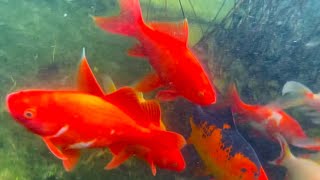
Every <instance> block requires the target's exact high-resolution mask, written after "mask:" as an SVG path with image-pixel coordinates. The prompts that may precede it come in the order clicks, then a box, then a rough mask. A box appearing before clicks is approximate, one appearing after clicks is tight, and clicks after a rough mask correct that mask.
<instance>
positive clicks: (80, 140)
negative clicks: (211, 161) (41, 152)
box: [7, 57, 185, 174]
mask: <svg viewBox="0 0 320 180" xmlns="http://www.w3.org/2000/svg"><path fill="white" fill-rule="evenodd" d="M79 72H83V73H84V74H81V73H80V75H79V79H78V82H79V90H80V91H71V90H65V91H55V90H22V91H19V92H14V93H11V94H9V95H8V96H7V109H8V111H9V113H10V114H11V116H12V117H13V118H14V119H15V120H16V121H17V122H19V123H20V124H21V125H23V126H24V127H26V128H27V129H28V130H30V131H31V132H33V133H35V134H37V135H39V136H41V137H42V139H43V140H44V142H45V143H46V145H47V147H48V148H49V149H50V151H51V152H52V153H53V154H54V155H55V156H56V157H57V158H59V159H61V160H62V161H63V165H64V167H65V169H66V170H67V171H70V170H72V169H73V168H74V167H75V165H76V163H77V162H78V159H79V156H80V149H83V148H105V147H110V148H113V147H114V146H115V145H117V144H123V145H124V146H122V148H118V149H119V150H122V151H123V150H126V149H127V147H129V146H137V147H141V148H143V151H142V152H143V153H144V154H145V156H147V155H148V156H150V157H152V158H149V159H148V161H151V164H152V165H153V167H152V168H153V169H154V165H159V167H162V166H161V165H167V166H166V167H164V168H167V169H172V170H177V171H181V170H183V169H184V167H185V162H184V159H183V157H182V155H181V154H180V151H179V150H180V149H181V148H182V147H183V146H184V145H185V139H184V138H183V137H182V136H181V135H179V134H176V133H173V132H168V131H164V130H162V129H161V128H160V122H159V121H160V115H161V114H160V106H159V104H158V103H155V101H144V102H140V101H139V99H138V96H137V94H136V93H135V91H134V90H133V89H131V88H128V87H124V88H121V89H119V90H117V91H115V92H114V93H111V94H108V95H103V93H101V92H102V90H101V88H100V86H99V85H98V84H97V82H96V80H95V78H94V76H92V75H93V74H92V72H91V70H90V68H89V67H88V66H87V61H86V59H85V57H84V58H83V60H82V62H81V64H80V71H79ZM82 78H86V79H82ZM89 84H90V85H91V86H90V87H89V86H88V85H89ZM99 93H101V94H100V96H96V94H99ZM93 94H95V95H93ZM161 150H164V152H167V153H168V154H170V153H171V152H170V150H173V153H174V154H178V155H180V156H175V157H172V156H171V154H170V155H169V156H165V155H166V154H164V153H162V154H161V153H159V152H161ZM168 150H169V152H168ZM177 151H178V152H179V153H177ZM124 152H126V151H124ZM138 152H139V151H138V150H136V152H135V153H138ZM157 155H159V156H157ZM145 156H138V157H140V158H144V157H145ZM163 157H164V158H171V159H170V162H174V165H172V166H169V165H170V164H157V162H158V159H161V158H163ZM127 158H129V156H117V155H115V157H114V159H117V160H118V161H111V162H110V163H109V164H108V165H107V167H106V168H108V167H116V166H118V165H120V164H121V163H122V162H124V161H125V160H127ZM172 158H175V159H173V160H172ZM153 173H154V174H155V171H154V170H153Z"/></svg>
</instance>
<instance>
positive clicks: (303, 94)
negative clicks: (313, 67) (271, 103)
mask: <svg viewBox="0 0 320 180" xmlns="http://www.w3.org/2000/svg"><path fill="white" fill-rule="evenodd" d="M282 95H283V96H284V98H285V99H284V101H282V102H284V103H282V104H281V105H282V106H283V107H284V108H290V107H296V106H302V107H306V108H304V110H305V112H306V115H307V116H309V117H311V121H312V122H313V123H315V124H320V119H319V117H320V93H313V92H312V91H311V90H310V89H309V88H308V87H306V86H305V85H303V84H301V83H299V82H296V81H288V82H286V83H285V85H284V86H283V88H282ZM300 109H302V108H300Z"/></svg>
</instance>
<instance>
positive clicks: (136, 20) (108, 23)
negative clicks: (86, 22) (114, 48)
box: [93, 0, 144, 36]
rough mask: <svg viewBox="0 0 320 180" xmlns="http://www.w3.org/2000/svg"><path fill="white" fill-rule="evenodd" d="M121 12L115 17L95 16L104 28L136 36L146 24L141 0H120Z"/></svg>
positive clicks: (116, 32)
mask: <svg viewBox="0 0 320 180" xmlns="http://www.w3.org/2000/svg"><path fill="white" fill-rule="evenodd" d="M119 5H120V14H119V16H113V17H93V19H94V21H95V22H96V24H97V25H98V26H99V27H100V28H101V29H103V30H105V31H108V32H110V33H114V34H121V35H125V36H135V35H136V34H137V31H138V29H139V27H141V25H144V22H143V18H142V13H141V7H140V4H139V0H119Z"/></svg>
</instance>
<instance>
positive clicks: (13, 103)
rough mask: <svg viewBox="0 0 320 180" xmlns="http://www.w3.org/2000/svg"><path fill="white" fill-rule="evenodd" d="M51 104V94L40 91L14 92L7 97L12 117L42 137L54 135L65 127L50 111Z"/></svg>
mask: <svg viewBox="0 0 320 180" xmlns="http://www.w3.org/2000/svg"><path fill="white" fill-rule="evenodd" d="M50 103H51V104H52V102H50V93H49V92H46V91H40V90H25V91H18V92H13V93H11V94H8V95H7V97H6V105H7V110H8V112H9V113H10V115H11V116H12V117H13V118H14V119H15V120H16V121H17V122H18V123H20V124H21V125H23V126H24V127H25V128H27V129H28V130H30V131H31V132H33V133H35V134H38V135H40V136H50V135H54V134H55V133H56V132H57V131H58V130H59V129H61V127H63V125H60V124H59V121H57V119H56V116H57V115H56V112H54V111H52V110H50V109H51V107H52V106H51V105H50ZM49 105H50V106H49ZM49 107H50V108H49Z"/></svg>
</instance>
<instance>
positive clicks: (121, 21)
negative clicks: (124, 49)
mask: <svg viewBox="0 0 320 180" xmlns="http://www.w3.org/2000/svg"><path fill="white" fill-rule="evenodd" d="M119 4H120V9H121V12H120V15H119V16H116V17H94V20H95V22H96V24H97V25H98V26H99V27H100V28H102V29H103V30H105V31H108V32H110V33H115V34H121V35H125V36H132V37H135V38H136V39H137V40H138V41H139V42H140V44H137V45H136V46H135V47H133V48H132V49H131V50H129V55H132V56H139V57H147V58H148V61H149V63H150V64H151V66H152V67H153V69H154V70H155V72H154V73H151V74H149V75H147V76H146V77H145V78H144V79H143V80H142V82H140V83H139V84H138V85H137V87H136V89H137V90H138V91H141V92H149V91H152V90H154V89H156V88H159V87H165V88H166V90H161V91H159V92H158V94H157V98H159V99H161V100H173V99H175V98H176V97H178V96H182V97H184V98H186V99H188V100H189V101H191V102H193V103H196V104H199V105H210V104H214V103H215V102H216V92H215V88H214V87H213V84H212V83H211V81H210V79H209V77H208V74H207V73H206V72H205V70H204V68H203V67H202V65H201V63H200V62H199V60H198V58H197V57H196V55H195V54H194V53H193V52H192V51H191V50H190V49H189V48H188V45H187V40H188V22H187V21H186V20H184V21H183V22H180V23H171V22H150V23H148V24H146V23H145V22H144V20H143V18H142V13H141V8H140V4H139V0H119Z"/></svg>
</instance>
